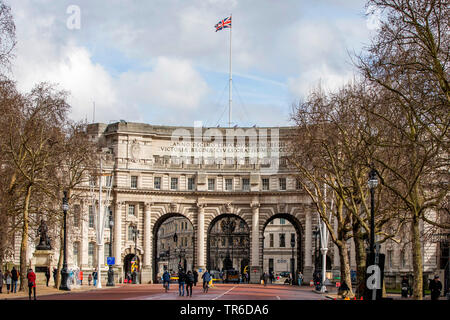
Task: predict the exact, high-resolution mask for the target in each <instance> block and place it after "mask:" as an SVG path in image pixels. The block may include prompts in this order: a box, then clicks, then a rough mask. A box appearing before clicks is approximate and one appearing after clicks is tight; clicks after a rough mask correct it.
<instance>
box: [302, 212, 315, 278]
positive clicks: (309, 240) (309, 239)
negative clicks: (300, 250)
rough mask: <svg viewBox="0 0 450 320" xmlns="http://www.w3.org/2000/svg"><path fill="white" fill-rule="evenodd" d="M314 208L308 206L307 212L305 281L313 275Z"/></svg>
mask: <svg viewBox="0 0 450 320" xmlns="http://www.w3.org/2000/svg"><path fill="white" fill-rule="evenodd" d="M311 211H312V209H310V208H307V209H306V214H305V267H304V269H303V277H304V279H305V281H308V282H309V281H311V280H312V275H313V266H312V223H311V219H312V217H311V216H312V213H311Z"/></svg>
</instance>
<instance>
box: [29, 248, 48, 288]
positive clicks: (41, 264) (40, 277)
mask: <svg viewBox="0 0 450 320" xmlns="http://www.w3.org/2000/svg"><path fill="white" fill-rule="evenodd" d="M52 259H53V251H52V250H36V251H35V252H34V253H33V260H34V261H33V260H32V264H33V266H32V268H33V269H34V273H36V283H38V284H45V282H46V278H45V270H46V269H47V267H48V268H50V282H51V281H52V280H53V279H52V269H51V263H52Z"/></svg>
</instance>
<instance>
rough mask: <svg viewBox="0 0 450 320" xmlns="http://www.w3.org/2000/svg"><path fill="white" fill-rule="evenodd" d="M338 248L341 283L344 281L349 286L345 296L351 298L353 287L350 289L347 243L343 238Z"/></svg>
mask: <svg viewBox="0 0 450 320" xmlns="http://www.w3.org/2000/svg"><path fill="white" fill-rule="evenodd" d="M340 242H341V243H340V245H338V248H339V258H340V260H341V283H344V282H345V283H346V284H347V286H348V287H349V291H348V294H347V296H348V297H349V298H353V297H354V294H353V289H352V279H351V276H350V260H349V257H348V250H347V243H346V242H345V241H343V240H341V241H340Z"/></svg>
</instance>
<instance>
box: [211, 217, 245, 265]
mask: <svg viewBox="0 0 450 320" xmlns="http://www.w3.org/2000/svg"><path fill="white" fill-rule="evenodd" d="M249 262H250V228H249V227H248V225H247V223H246V222H245V221H244V219H242V218H241V217H239V216H237V215H235V214H222V215H220V216H217V217H216V218H214V219H213V220H212V221H211V224H210V226H209V229H208V242H207V264H206V267H207V269H208V270H211V271H215V270H216V271H229V270H236V271H238V272H240V273H243V271H244V269H245V267H246V266H248V265H249Z"/></svg>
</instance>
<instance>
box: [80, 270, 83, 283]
mask: <svg viewBox="0 0 450 320" xmlns="http://www.w3.org/2000/svg"><path fill="white" fill-rule="evenodd" d="M82 285H83V271H82V270H80V286H82Z"/></svg>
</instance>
